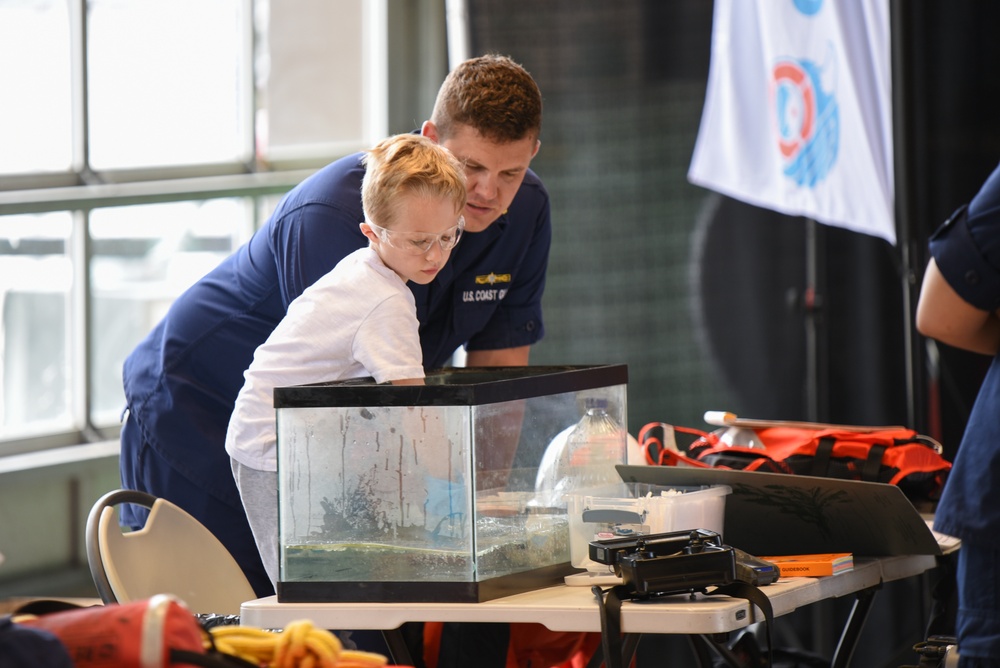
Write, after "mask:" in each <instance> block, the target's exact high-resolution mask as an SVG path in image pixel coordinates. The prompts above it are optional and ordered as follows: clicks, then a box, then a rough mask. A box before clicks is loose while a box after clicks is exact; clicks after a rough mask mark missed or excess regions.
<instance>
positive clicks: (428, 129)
mask: <svg viewBox="0 0 1000 668" xmlns="http://www.w3.org/2000/svg"><path fill="white" fill-rule="evenodd" d="M420 134H422V135H423V136H425V137H427V138H428V139H430V140H431V141H432V142H434V143H435V144H440V143H441V141H440V139H439V138H438V129H437V126H436V125H434V124H433V123H431V122H430V121H424V124H423V125H421V126H420Z"/></svg>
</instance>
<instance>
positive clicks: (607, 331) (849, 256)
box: [469, 0, 1000, 452]
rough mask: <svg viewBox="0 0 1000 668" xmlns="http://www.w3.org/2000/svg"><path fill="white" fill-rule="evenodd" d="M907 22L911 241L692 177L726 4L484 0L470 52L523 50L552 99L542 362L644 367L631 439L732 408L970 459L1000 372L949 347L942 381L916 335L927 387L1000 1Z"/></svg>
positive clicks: (988, 141)
mask: <svg viewBox="0 0 1000 668" xmlns="http://www.w3.org/2000/svg"><path fill="white" fill-rule="evenodd" d="M892 10H893V18H894V26H893V41H894V49H895V53H894V69H895V72H894V88H895V89H896V90H895V91H894V94H896V95H905V96H906V97H905V98H904V99H903V100H902V101H901V102H900V103H898V104H897V108H896V111H895V116H896V119H897V120H896V124H897V128H896V134H897V138H896V143H897V147H896V151H897V155H898V156H900V157H901V162H900V164H901V165H902V168H900V167H897V170H898V172H899V173H898V174H897V208H900V209H901V213H902V215H900V216H898V218H899V221H898V225H899V226H900V227H901V234H900V239H901V240H902V243H901V244H900V245H898V246H892V245H890V244H888V243H887V242H885V241H882V240H880V239H877V238H874V237H868V236H865V235H861V234H858V233H855V232H850V231H846V230H842V229H840V228H834V227H829V226H823V225H815V226H812V227H811V226H810V224H809V223H808V222H807V221H805V220H804V219H802V218H796V217H789V216H784V215H781V214H778V213H775V212H772V211H769V210H764V209H759V208H756V207H753V206H750V205H747V204H744V203H741V202H738V201H735V200H732V199H729V198H726V197H724V196H721V195H718V194H716V193H714V192H711V191H707V190H704V189H701V188H699V187H696V186H693V185H691V184H689V183H688V181H687V169H688V165H689V163H690V160H691V155H692V150H693V147H694V142H695V137H696V134H697V130H698V123H699V121H700V117H701V110H702V105H703V103H704V96H705V87H706V82H707V76H708V66H709V59H710V37H711V24H712V5H711V3H708V2H704V0H671V1H670V2H662V1H660V0H624V1H622V2H614V3H609V2H598V1H596V0H590V1H586V2H579V1H573V0H546V2H534V1H533V0H471V1H470V2H469V18H470V24H471V29H472V35H471V37H472V38H471V49H470V50H471V53H472V54H479V53H485V52H491V51H494V52H499V53H504V54H508V55H510V56H512V57H513V58H514V59H515V60H517V61H519V62H521V63H522V64H524V66H525V67H526V68H527V69H528V70H529V71H530V72H531V73H532V74H533V75H534V76H535V78H536V79H537V80H538V82H539V85H540V87H541V89H542V93H543V96H544V102H545V111H544V114H545V117H544V127H543V131H542V148H541V151H540V152H539V154H538V156H537V158H536V159H535V161H534V162H533V167H534V169H535V170H536V171H537V172H538V173H539V174H540V175H541V177H542V178H543V180H544V181H545V183H546V185H547V186H548V188H549V191H550V193H551V195H552V203H553V223H554V241H553V251H552V259H551V269H550V272H549V282H548V285H547V288H546V293H545V314H546V325H547V334H546V337H545V339H544V340H543V341H542V342H541V343H540V344H539V345H537V346H535V349H534V351H533V353H532V363H533V364H565V363H572V364H585V363H626V364H628V366H629V378H630V382H629V407H628V414H629V428H630V431H631V432H632V433H633V434H635V433H636V432H637V431H638V430H639V428H641V427H642V425H644V424H646V423H647V422H651V421H665V422H672V423H675V424H682V425H689V426H705V425H704V423H703V422H702V414H703V413H704V411H705V410H729V411H733V412H735V413H737V414H740V415H743V416H746V417H756V418H781V419H820V420H824V421H833V422H846V423H866V424H908V425H912V426H914V427H916V428H918V429H921V430H922V431H925V432H930V433H932V434H933V435H936V436H938V437H939V438H940V440H942V442H943V443H944V446H945V448H946V450H947V451H950V452H953V451H954V448H956V447H957V444H958V439H959V437H960V435H961V431H962V429H963V428H964V423H965V419H966V416H967V413H968V410H969V406H970V405H971V401H972V398H973V397H974V396H975V392H976V390H977V389H978V384H979V381H980V380H981V377H982V373H983V372H984V370H985V363H986V359H985V358H982V357H980V356H977V355H971V354H965V353H961V352H959V351H955V350H951V349H946V348H945V347H943V346H938V349H939V352H940V356H941V364H940V365H939V373H934V371H933V368H931V367H928V364H927V356H926V355H925V354H924V347H925V342H924V341H922V340H919V339H917V340H915V341H914V342H913V350H914V351H915V352H914V353H913V355H914V356H915V357H916V362H915V366H916V368H915V369H913V370H912V371H911V373H914V374H915V376H914V377H913V378H912V379H910V378H909V377H908V370H907V365H908V363H909V359H910V357H909V354H908V351H907V345H906V341H907V333H908V331H912V329H911V328H912V313H911V312H912V309H913V308H915V293H916V290H917V289H919V282H920V277H921V275H922V271H923V267H924V265H925V264H926V261H927V252H926V248H927V238H928V236H929V235H930V233H931V232H932V231H933V230H934V228H936V227H937V225H938V224H940V222H942V221H943V220H944V219H945V218H946V217H947V216H948V215H949V214H950V213H951V212H952V211H953V210H954V209H955V208H957V207H958V206H959V205H960V204H961V203H963V202H965V201H967V200H968V199H969V198H971V197H972V196H973V195H974V194H975V192H976V190H977V189H978V186H979V185H980V183H981V182H982V181H983V180H984V179H985V177H986V176H987V175H988V174H989V173H990V171H991V170H992V169H993V167H994V166H995V165H996V164H997V162H998V160H1000V137H998V131H1000V123H998V121H997V110H996V103H997V99H998V97H1000V78H998V77H996V76H994V75H993V74H992V73H993V72H995V71H996V67H997V65H998V64H1000V47H998V40H996V38H995V34H994V32H995V27H996V26H997V25H1000V23H998V20H1000V7H998V6H997V5H996V4H995V3H981V2H975V1H972V0H959V1H956V2H949V3H905V2H900V3H894V4H893V5H892ZM900 51H903V53H902V54H900ZM810 229H812V230H813V231H814V232H815V235H816V236H815V240H814V242H812V245H811V246H810V245H809V243H808V242H807V235H808V234H809V233H810ZM907 238H912V239H913V243H912V247H910V248H909V252H910V253H911V256H910V257H909V259H908V261H907V260H906V258H905V257H904V252H905V251H907V250H908V249H907V247H906V244H905V240H906V239H907ZM809 248H812V249H813V251H811V253H812V254H811V255H810V251H809ZM808 257H812V258H813V260H814V261H815V263H816V267H817V271H818V273H817V276H816V278H817V280H816V284H815V295H816V299H815V301H814V302H811V303H812V304H813V305H814V307H813V308H807V300H806V294H807V288H808V287H809V285H808V283H807V280H806V268H807V258H808ZM907 291H909V292H910V296H909V298H910V302H909V303H908V302H907V301H906V300H907V297H906V295H907ZM810 327H813V328H814V329H813V330H812V331H813V332H814V335H815V336H816V341H817V347H816V349H815V350H816V352H815V354H814V355H813V356H810V353H809V350H810V348H809V346H808V345H807V341H808V338H807V337H808V336H809V331H810V329H809V328H810ZM810 363H812V364H813V365H814V369H815V373H816V376H815V377H816V378H817V380H816V381H812V380H811V378H812V377H811V376H810V375H809V373H808V371H809V368H810ZM935 379H938V380H937V382H935ZM910 388H912V390H911V391H910V392H908V389H910ZM911 394H912V398H911ZM935 396H940V403H939V404H938V403H937V401H936V400H934V399H933V397H935Z"/></svg>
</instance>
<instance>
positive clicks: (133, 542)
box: [86, 489, 257, 615]
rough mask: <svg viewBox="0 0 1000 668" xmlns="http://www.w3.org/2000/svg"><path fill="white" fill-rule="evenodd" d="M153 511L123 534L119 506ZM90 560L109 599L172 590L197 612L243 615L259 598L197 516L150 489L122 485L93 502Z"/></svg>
mask: <svg viewBox="0 0 1000 668" xmlns="http://www.w3.org/2000/svg"><path fill="white" fill-rule="evenodd" d="M120 503H135V504H138V505H141V506H145V507H147V508H149V509H150V512H149V519H147V520H146V525H145V526H144V527H143V528H142V529H140V530H138V531H131V532H125V533H123V532H122V530H121V528H120V526H119V524H118V514H117V512H116V511H115V506H116V505H118V504H120ZM86 539H87V561H88V562H89V565H90V574H91V576H92V577H93V578H94V585H95V586H96V587H97V592H98V594H99V595H100V597H101V599H102V600H103V601H104V602H105V603H116V602H117V603H128V602H130V601H137V600H143V599H147V598H150V597H152V596H154V595H156V594H173V595H174V596H176V597H177V598H179V599H181V600H182V601H183V602H184V603H185V605H187V607H188V609H189V610H191V612H194V613H196V614H218V615H238V614H240V604H241V603H243V602H244V601H249V600H251V599H254V598H257V596H256V595H255V594H254V591H253V588H252V587H251V586H250V583H249V582H248V581H247V579H246V576H245V575H243V571H242V570H241V569H240V566H239V564H237V563H236V560H235V559H233V557H232V555H231V554H229V551H228V550H226V548H225V547H224V546H223V545H222V543H220V542H219V540H218V539H217V538H216V537H215V536H213V535H212V533H211V532H210V531H209V530H208V529H206V528H205V526H204V525H202V524H201V522H199V521H198V520H196V519H195V518H194V517H192V516H191V515H189V514H188V513H186V512H185V511H183V510H182V509H180V508H179V507H177V506H176V505H174V504H173V503H170V502H169V501H167V500H166V499H161V498H157V497H155V496H152V495H150V494H146V493H145V492H139V491H135V490H126V489H119V490H115V491H113V492H108V493H107V494H105V495H104V496H102V497H101V498H100V499H98V500H97V502H96V503H95V504H94V507H93V508H92V509H91V511H90V515H89V516H88V518H87V536H86Z"/></svg>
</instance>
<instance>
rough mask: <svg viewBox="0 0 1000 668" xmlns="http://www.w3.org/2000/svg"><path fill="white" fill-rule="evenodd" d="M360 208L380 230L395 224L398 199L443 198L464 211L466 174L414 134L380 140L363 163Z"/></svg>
mask: <svg viewBox="0 0 1000 668" xmlns="http://www.w3.org/2000/svg"><path fill="white" fill-rule="evenodd" d="M363 162H364V164H365V168H366V169H365V176H364V179H363V180H362V182H361V204H362V206H363V207H364V211H365V218H366V219H367V220H369V221H371V222H372V223H374V224H376V225H378V226H379V227H385V228H389V227H392V226H393V225H394V224H395V222H396V221H395V219H396V212H397V209H398V204H399V197H400V195H418V196H421V197H443V198H446V199H449V200H451V201H452V203H453V204H454V205H455V213H456V214H459V213H461V212H462V210H463V209H465V200H466V192H465V170H464V168H463V167H462V163H461V162H459V161H458V159H457V158H456V157H455V156H454V155H452V153H451V151H449V150H448V149H446V148H445V147H443V146H440V145H439V144H436V143H435V142H433V141H431V140H430V139H428V138H427V137H423V136H421V135H417V134H401V135H394V136H392V137H389V138H387V139H383V140H382V141H381V142H379V143H378V144H376V145H375V146H374V147H373V148H372V149H371V150H370V151H368V152H367V153H366V154H365V156H364V159H363Z"/></svg>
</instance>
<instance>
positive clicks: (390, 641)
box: [382, 629, 416, 666]
mask: <svg viewBox="0 0 1000 668" xmlns="http://www.w3.org/2000/svg"><path fill="white" fill-rule="evenodd" d="M382 637H383V638H385V644H386V645H387V646H388V647H389V660H390V661H391V662H392V663H394V664H396V665H399V666H415V665H416V664H415V663H413V657H412V656H410V648H409V647H408V646H407V645H406V639H405V638H404V637H403V631H402V629H389V630H386V631H382Z"/></svg>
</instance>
